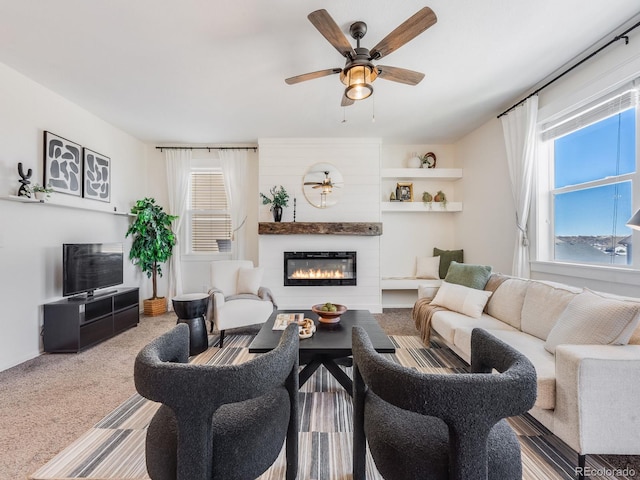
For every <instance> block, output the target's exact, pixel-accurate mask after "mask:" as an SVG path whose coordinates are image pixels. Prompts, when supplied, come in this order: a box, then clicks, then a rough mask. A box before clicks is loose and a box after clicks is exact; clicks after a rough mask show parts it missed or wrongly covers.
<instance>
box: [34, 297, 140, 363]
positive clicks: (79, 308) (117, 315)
mask: <svg viewBox="0 0 640 480" xmlns="http://www.w3.org/2000/svg"><path fill="white" fill-rule="evenodd" d="M138 295H139V294H138V288H118V289H117V290H114V291H112V292H109V293H107V294H98V295H95V296H93V297H80V298H78V297H74V298H65V299H63V300H58V301H56V302H51V303H46V304H45V305H44V328H43V341H44V351H45V352H50V353H58V352H78V351H80V350H83V349H85V348H87V347H90V346H92V345H95V344H96V343H100V342H102V341H103V340H106V339H108V338H111V337H113V336H114V335H117V334H118V333H120V332H123V331H124V330H127V329H128V328H131V327H135V326H136V325H137V324H138V322H139V321H140V307H139V302H140V301H139V297H138Z"/></svg>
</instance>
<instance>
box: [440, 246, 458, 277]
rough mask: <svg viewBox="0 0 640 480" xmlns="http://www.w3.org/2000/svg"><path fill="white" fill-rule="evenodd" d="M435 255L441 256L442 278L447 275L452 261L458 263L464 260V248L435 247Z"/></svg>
mask: <svg viewBox="0 0 640 480" xmlns="http://www.w3.org/2000/svg"><path fill="white" fill-rule="evenodd" d="M433 256H434V257H440V278H444V277H446V276H447V271H448V270H449V264H450V263H451V262H452V261H454V260H455V261H456V262H458V263H462V262H464V258H463V255H462V250H440V249H439V248H434V249H433Z"/></svg>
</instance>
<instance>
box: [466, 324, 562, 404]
mask: <svg viewBox="0 0 640 480" xmlns="http://www.w3.org/2000/svg"><path fill="white" fill-rule="evenodd" d="M490 333H491V334H492V335H493V336H495V337H496V338H499V339H500V340H502V341H503V342H505V343H507V344H509V345H511V346H512V347H513V348H515V349H516V350H518V351H519V352H520V353H522V354H523V355H524V356H525V357H527V358H528V359H529V360H530V361H531V363H533V366H534V367H536V378H537V383H538V396H537V398H536V403H535V406H536V407H540V408H544V409H552V408H555V404H556V358H555V356H553V355H552V354H550V353H549V352H547V351H546V350H545V348H544V340H540V339H539V338H537V337H534V336H533V335H529V334H527V333H523V332H518V331H513V330H511V331H507V330H491V331H490ZM458 335H459V333H458V332H456V340H458ZM470 335H471V333H469V336H470Z"/></svg>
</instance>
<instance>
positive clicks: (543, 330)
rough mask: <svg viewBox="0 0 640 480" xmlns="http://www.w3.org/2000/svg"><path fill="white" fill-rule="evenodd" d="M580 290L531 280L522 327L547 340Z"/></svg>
mask: <svg viewBox="0 0 640 480" xmlns="http://www.w3.org/2000/svg"><path fill="white" fill-rule="evenodd" d="M580 291H581V289H574V288H571V287H567V286H563V285H561V284H552V283H547V282H540V281H531V282H529V287H528V288H527V292H526V294H525V296H524V303H523V305H522V316H521V325H520V329H521V330H522V331H523V332H525V333H529V334H531V335H533V336H535V337H538V338H539V339H541V340H546V339H547V336H548V335H549V332H550V331H551V329H552V328H553V326H554V325H555V323H556V321H557V320H558V317H559V316H560V314H562V312H564V309H565V308H567V305H568V304H569V302H570V301H571V300H573V297H575V296H576V295H577V294H578V293H579V292H580Z"/></svg>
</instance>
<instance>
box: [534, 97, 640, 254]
mask: <svg viewBox="0 0 640 480" xmlns="http://www.w3.org/2000/svg"><path fill="white" fill-rule="evenodd" d="M635 105H636V92H635V90H627V91H622V92H616V93H615V94H612V95H610V96H609V97H607V98H605V99H601V100H600V101H599V102H595V103H593V104H591V105H589V106H587V107H584V108H582V109H581V110H579V111H577V112H573V113H572V114H570V115H568V116H565V117H564V118H563V119H561V120H559V121H556V122H553V123H549V124H546V125H543V131H542V138H543V140H545V141H548V142H549V145H548V146H549V149H548V151H549V158H550V165H549V170H548V177H549V189H548V191H549V198H548V208H549V209H550V210H551V215H550V218H551V219H552V220H551V224H552V225H551V226H552V229H551V231H550V232H549V234H550V235H549V237H550V238H549V240H550V241H551V242H552V243H553V245H551V246H550V248H549V249H548V250H549V256H550V257H551V258H550V260H553V261H558V262H569V263H581V264H594V265H630V264H631V253H632V250H631V239H632V237H631V230H630V229H629V228H628V227H627V226H625V223H626V221H627V220H628V219H629V218H630V217H631V214H632V213H633V208H632V205H633V181H634V177H635V172H636V107H635Z"/></svg>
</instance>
